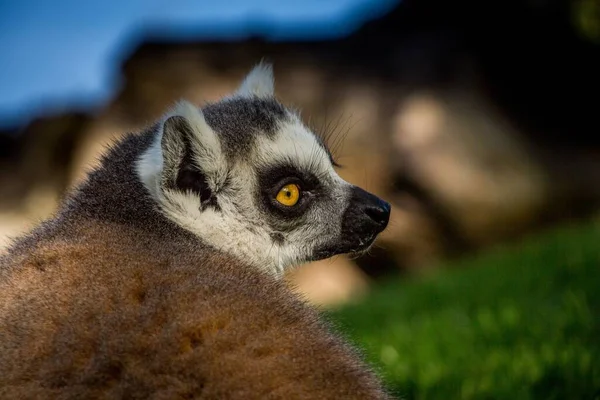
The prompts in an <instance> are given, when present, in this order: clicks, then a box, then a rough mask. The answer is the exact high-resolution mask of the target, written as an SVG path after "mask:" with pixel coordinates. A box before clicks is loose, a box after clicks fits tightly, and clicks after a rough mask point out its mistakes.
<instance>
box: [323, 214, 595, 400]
mask: <svg viewBox="0 0 600 400" xmlns="http://www.w3.org/2000/svg"><path fill="white" fill-rule="evenodd" d="M447 267H449V268H445V269H443V270H442V271H441V272H439V273H436V274H434V275H431V276H428V277H424V278H420V279H417V280H409V281H407V280H404V281H400V280H398V281H390V282H386V283H384V284H382V285H381V286H380V287H377V288H376V289H375V290H374V291H373V292H372V294H371V295H369V297H368V298H367V299H365V300H364V301H362V302H361V303H359V304H355V305H349V306H346V307H345V308H343V309H340V310H335V311H332V312H330V313H329V314H328V316H329V318H330V319H331V320H333V321H334V323H335V324H336V325H337V326H338V327H339V328H340V330H342V331H343V332H345V333H346V335H347V336H348V337H349V338H350V339H351V340H352V341H354V342H355V343H358V344H359V345H360V346H361V347H362V348H364V350H365V353H366V354H367V358H368V359H369V360H370V361H371V362H372V363H373V364H374V366H375V367H376V368H377V369H378V370H379V371H380V372H381V374H382V375H383V377H384V378H385V380H386V382H387V384H388V385H389V387H390V388H391V389H392V390H393V391H394V393H395V394H397V395H400V396H401V397H402V398H405V399H544V400H546V399H561V400H562V399H578V400H579V399H590V400H592V399H600V224H598V223H595V224H587V225H582V226H578V227H569V228H562V229H560V230H556V231H553V232H550V233H546V234H544V235H541V236H537V237H534V238H529V239H528V240H526V241H523V243H521V244H518V245H515V244H513V245H511V246H504V247H503V248H497V249H495V250H494V251H489V252H487V253H486V254H481V255H478V256H474V257H472V258H470V259H468V260H462V261H460V262H456V263H453V264H452V265H449V266H447Z"/></svg>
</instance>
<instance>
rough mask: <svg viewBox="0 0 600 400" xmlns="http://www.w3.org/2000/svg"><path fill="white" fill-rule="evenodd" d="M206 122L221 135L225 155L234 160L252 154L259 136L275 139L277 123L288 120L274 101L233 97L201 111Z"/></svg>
mask: <svg viewBox="0 0 600 400" xmlns="http://www.w3.org/2000/svg"><path fill="white" fill-rule="evenodd" d="M202 111H203V113H204V117H205V118H206V122H207V123H208V124H209V125H210V126H211V128H213V129H214V130H215V131H216V132H218V133H219V135H220V136H221V139H222V140H223V141H224V143H225V146H224V148H223V150H224V151H225V154H226V155H227V156H228V157H230V158H232V157H235V156H239V155H240V154H249V152H250V149H251V147H252V145H253V143H254V140H255V138H256V135H260V134H262V135H267V136H268V137H270V138H273V137H274V135H275V133H276V127H277V123H278V122H279V121H282V120H285V119H286V118H287V115H288V114H287V112H286V109H285V107H284V106H283V105H281V104H280V103H279V102H277V101H276V100H275V99H274V98H271V99H264V98H258V97H253V98H245V97H244V98H233V99H230V100H226V101H222V102H219V103H214V104H209V105H207V106H205V107H204V108H203V109H202Z"/></svg>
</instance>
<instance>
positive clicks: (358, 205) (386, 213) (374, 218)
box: [343, 186, 391, 236]
mask: <svg viewBox="0 0 600 400" xmlns="http://www.w3.org/2000/svg"><path fill="white" fill-rule="evenodd" d="M351 193H352V194H351V197H350V205H349V207H348V210H347V211H346V215H345V216H344V222H345V225H346V226H347V227H348V228H349V229H350V230H351V231H353V232H355V233H357V234H360V235H365V236H370V235H372V234H373V233H375V234H377V233H379V232H381V231H383V230H384V229H385V228H386V227H387V224H388V222H389V220H390V210H391V206H390V204H389V203H388V202H386V201H384V200H382V199H380V198H379V197H377V196H375V195H374V194H372V193H369V192H367V191H366V190H363V189H361V188H359V187H356V186H355V187H353V188H352V192H351ZM343 225H344V224H343Z"/></svg>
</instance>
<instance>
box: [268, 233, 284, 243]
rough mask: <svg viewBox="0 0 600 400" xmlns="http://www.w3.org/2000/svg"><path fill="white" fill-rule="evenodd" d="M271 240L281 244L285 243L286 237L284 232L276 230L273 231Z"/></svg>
mask: <svg viewBox="0 0 600 400" xmlns="http://www.w3.org/2000/svg"><path fill="white" fill-rule="evenodd" d="M271 240H272V241H273V242H275V243H276V244H279V245H281V244H283V242H284V240H285V237H284V236H283V234H282V233H279V232H275V233H271Z"/></svg>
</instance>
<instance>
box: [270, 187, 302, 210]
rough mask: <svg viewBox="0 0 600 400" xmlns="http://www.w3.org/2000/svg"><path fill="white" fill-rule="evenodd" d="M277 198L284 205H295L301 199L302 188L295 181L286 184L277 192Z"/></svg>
mask: <svg viewBox="0 0 600 400" xmlns="http://www.w3.org/2000/svg"><path fill="white" fill-rule="evenodd" d="M276 200H277V201H278V202H279V203H281V204H283V205H284V206H288V207H292V206H295V205H296V203H298V200H300V188H299V187H298V185H296V184H294V183H290V184H288V185H285V186H284V187H282V188H281V190H279V193H277V197H276Z"/></svg>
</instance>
